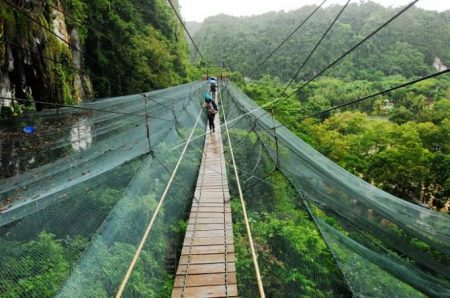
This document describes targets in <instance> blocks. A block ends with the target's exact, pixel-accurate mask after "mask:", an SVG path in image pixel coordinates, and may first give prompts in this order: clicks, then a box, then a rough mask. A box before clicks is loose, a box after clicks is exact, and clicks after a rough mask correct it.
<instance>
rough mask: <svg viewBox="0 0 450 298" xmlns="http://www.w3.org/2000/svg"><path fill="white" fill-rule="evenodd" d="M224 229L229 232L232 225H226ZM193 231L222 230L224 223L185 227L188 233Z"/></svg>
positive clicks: (198, 224)
mask: <svg viewBox="0 0 450 298" xmlns="http://www.w3.org/2000/svg"><path fill="white" fill-rule="evenodd" d="M226 228H227V229H229V230H231V229H232V225H231V224H227V226H226ZM194 229H195V230H196V231H210V230H223V229H225V224H224V223H211V224H201V223H197V224H189V225H188V226H187V230H188V231H193V230H194Z"/></svg>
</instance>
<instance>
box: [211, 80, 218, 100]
mask: <svg viewBox="0 0 450 298" xmlns="http://www.w3.org/2000/svg"><path fill="white" fill-rule="evenodd" d="M210 82H211V85H210V87H209V89H210V90H211V94H212V99H213V100H214V101H215V102H217V99H216V94H217V88H218V87H217V81H216V80H211V81H210Z"/></svg>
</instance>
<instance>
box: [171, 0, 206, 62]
mask: <svg viewBox="0 0 450 298" xmlns="http://www.w3.org/2000/svg"><path fill="white" fill-rule="evenodd" d="M167 2H169V4H170V7H172V10H173V12H174V13H175V16H176V17H177V19H178V20H179V21H180V23H181V26H183V28H184V31H185V32H186V34H187V35H188V37H189V39H190V40H191V42H192V45H193V46H194V48H195V50H196V51H197V53H198V54H199V55H200V58H202V61H203V62H204V63H205V64H208V63H206V60H205V58H204V57H203V55H202V52H200V49H199V48H198V46H197V44H196V43H195V41H194V39H193V38H192V36H191V34H190V33H189V30H188V29H187V27H186V25H185V24H184V22H183V19H182V18H181V16H180V14H179V13H178V11H177V9H176V7H175V5H173V3H172V0H168V1H167Z"/></svg>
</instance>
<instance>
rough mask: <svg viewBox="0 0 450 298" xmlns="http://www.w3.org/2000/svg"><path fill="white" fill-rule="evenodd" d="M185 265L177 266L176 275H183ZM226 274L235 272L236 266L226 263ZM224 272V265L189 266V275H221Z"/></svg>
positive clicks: (232, 263)
mask: <svg viewBox="0 0 450 298" xmlns="http://www.w3.org/2000/svg"><path fill="white" fill-rule="evenodd" d="M187 267H188V266H187V265H179V266H178V270H177V275H185V274H186V269H187ZM226 269H227V272H236V264H235V263H234V262H229V263H227V266H226ZM221 272H225V263H213V264H191V265H189V274H204V273H221Z"/></svg>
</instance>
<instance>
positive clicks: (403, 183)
mask: <svg viewBox="0 0 450 298" xmlns="http://www.w3.org/2000/svg"><path fill="white" fill-rule="evenodd" d="M404 81H405V78H403V77H401V76H392V77H386V78H384V79H382V80H380V81H378V82H370V81H365V80H357V81H352V82H346V81H342V80H339V79H336V78H322V79H320V80H318V81H316V82H313V83H311V84H310V85H308V86H307V87H306V88H304V89H302V90H301V91H300V92H298V93H296V94H295V95H294V96H292V97H291V98H288V99H281V100H280V101H279V102H277V103H275V104H273V105H269V106H268V109H269V110H273V111H274V116H275V117H276V118H277V119H278V120H279V121H280V122H281V123H284V124H286V126H287V127H288V128H289V129H290V130H291V131H293V132H294V133H296V134H297V135H299V136H300V137H301V138H303V139H304V140H306V141H308V142H309V143H310V144H312V145H313V147H315V148H316V149H317V150H319V151H320V152H322V153H323V154H325V155H326V156H328V157H329V158H331V159H332V160H334V161H335V162H337V163H338V164H339V165H340V166H342V167H344V168H345V169H347V170H348V171H350V172H352V173H354V174H355V175H358V176H359V177H361V178H363V179H365V180H366V181H368V182H371V183H374V184H375V185H376V186H378V187H380V188H382V189H384V190H386V191H388V192H390V193H392V194H394V195H397V196H399V197H401V198H404V199H407V200H410V201H414V202H418V203H424V204H430V205H433V206H435V207H436V208H437V209H442V208H444V207H445V204H446V202H447V201H448V200H449V196H450V176H449V173H450V143H449V139H450V138H449V137H448V136H449V135H450V126H449V125H450V121H449V119H450V88H449V86H450V78H449V77H442V78H440V79H431V80H428V81H424V82H421V83H418V84H415V85H413V86H411V87H408V88H404V89H400V90H397V91H395V92H392V93H390V94H386V95H384V96H382V97H378V98H376V99H374V100H371V101H366V102H363V103H361V104H358V105H356V106H351V107H349V108H348V111H345V112H344V111H340V112H338V113H335V114H333V115H329V114H325V115H324V114H323V115H321V117H319V118H320V119H306V120H305V121H303V118H304V117H305V116H307V115H311V114H314V113H317V112H319V111H321V110H324V109H326V108H329V107H331V106H335V105H338V104H341V103H343V102H346V101H349V100H352V99H356V98H359V97H363V96H365V95H368V94H372V93H376V92H377V91H381V90H383V89H386V88H389V87H391V86H395V85H397V84H400V83H402V82H404ZM242 84H243V85H242V86H243V88H244V90H245V91H246V92H247V93H248V94H249V96H250V97H252V98H253V99H255V100H256V101H257V102H258V103H259V104H264V103H267V102H269V101H271V100H272V99H274V98H276V97H277V96H278V95H279V94H280V92H281V90H282V88H283V85H282V84H281V83H280V82H278V81H276V80H271V79H270V78H269V77H265V78H263V79H262V80H261V81H259V82H251V83H242ZM447 208H448V207H447Z"/></svg>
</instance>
